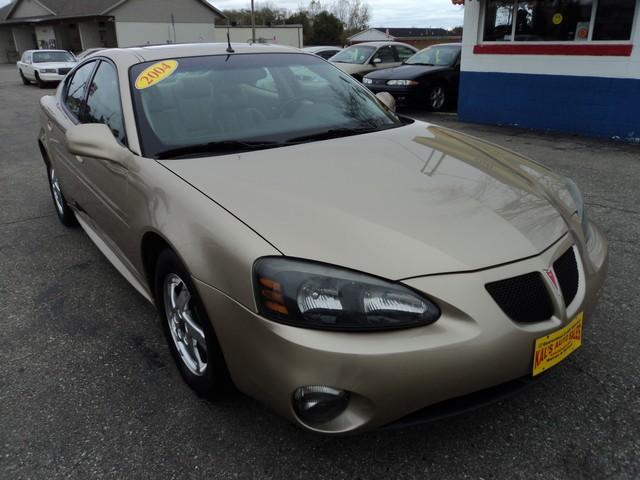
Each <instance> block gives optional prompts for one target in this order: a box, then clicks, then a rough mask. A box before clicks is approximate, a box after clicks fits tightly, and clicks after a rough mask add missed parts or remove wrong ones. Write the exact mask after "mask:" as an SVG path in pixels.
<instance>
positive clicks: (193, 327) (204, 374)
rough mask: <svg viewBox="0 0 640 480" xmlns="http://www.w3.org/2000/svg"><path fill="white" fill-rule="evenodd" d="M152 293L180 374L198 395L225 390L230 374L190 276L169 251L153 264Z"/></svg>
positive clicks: (211, 395)
mask: <svg viewBox="0 0 640 480" xmlns="http://www.w3.org/2000/svg"><path fill="white" fill-rule="evenodd" d="M155 294H156V303H157V307H158V311H159V314H160V320H161V322H162V329H163V331H164V334H165V338H166V340H167V343H168V344H169V349H170V350H171V354H172V355H173V358H174V360H175V362H176V365H177V367H178V370H179V371H180V374H181V375H182V377H183V378H184V380H185V381H186V382H187V384H188V385H189V386H190V387H191V388H192V389H193V390H195V391H196V393H198V394H199V395H201V396H203V397H207V398H215V397H217V396H219V395H220V394H221V393H224V392H225V391H226V390H227V388H228V386H229V384H230V381H229V374H228V372H227V367H226V364H225V361H224V357H223V356H222V350H221V349H220V345H219V344H218V339H217V337H216V335H215V332H214V330H213V326H212V325H211V322H210V321H209V317H208V316H207V313H206V311H205V309H204V306H203V304H202V301H201V300H200V297H199V296H198V292H197V290H196V289H195V286H194V285H193V282H192V281H191V275H190V274H189V272H188V271H187V269H186V267H185V266H184V265H183V264H182V262H181V261H180V259H179V258H178V256H177V255H176V254H175V253H173V252H172V251H171V250H165V251H163V252H162V253H161V254H160V255H159V257H158V261H157V263H156V270H155Z"/></svg>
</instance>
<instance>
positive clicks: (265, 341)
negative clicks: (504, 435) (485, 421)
mask: <svg viewBox="0 0 640 480" xmlns="http://www.w3.org/2000/svg"><path fill="white" fill-rule="evenodd" d="M591 228H592V232H591V240H590V241H589V242H588V243H586V244H582V242H581V241H580V242H576V241H575V240H574V235H576V234H574V233H567V234H566V235H565V236H564V237H563V238H561V239H560V240H559V241H557V242H556V243H555V244H554V245H553V246H552V247H550V248H549V249H548V250H547V251H545V252H544V253H542V254H540V255H539V256H536V257H534V258H530V259H527V260H523V261H519V262H516V263H512V264H508V265H504V266H500V267H496V268H490V269H487V270H482V271H476V272H471V273H459V274H448V275H434V276H427V277H420V278H415V279H411V280H406V281H405V282H404V283H406V284H408V285H410V286H412V287H414V288H416V289H418V290H421V291H424V292H427V293H428V294H429V296H430V297H431V298H432V299H435V300H436V301H437V303H438V304H439V306H440V307H441V309H442V317H441V318H440V319H439V320H438V321H437V322H436V323H434V324H432V325H429V326H426V327H422V328H413V329H407V330H398V331H392V332H377V333H341V332H326V331H318V330H308V329H302V328H295V327H290V326H286V325H281V324H278V323H274V322H271V321H268V320H265V319H264V318H262V317H260V316H258V315H257V314H255V313H254V312H252V311H250V310H248V309H247V308H245V307H244V306H242V305H240V304H238V303H236V302H235V301H234V300H232V299H231V298H229V297H228V296H226V295H224V294H223V293H221V292H219V291H217V290H215V289H213V288H212V287H210V286H208V285H206V284H204V283H202V282H198V281H197V280H196V284H197V286H198V290H199V292H200V294H201V296H202V299H203V301H204V303H205V306H206V308H207V310H208V312H209V313H210V318H211V319H212V322H213V324H214V327H215V330H216V333H217V335H218V337H219V340H220V344H221V345H222V349H223V352H224V356H225V359H226V361H227V364H228V366H229V370H230V373H231V376H232V378H233V380H234V382H235V384H236V386H237V387H238V388H239V389H240V390H241V391H243V392H245V393H246V394H248V395H250V396H252V397H254V398H256V399H258V400H260V401H262V402H263V403H265V404H267V405H268V406H270V407H271V408H272V409H273V410H275V411H276V412H278V413H280V414H281V415H283V416H285V417H286V418H288V419H290V420H291V421H293V422H294V423H297V424H300V425H302V426H303V427H305V428H307V429H310V430H313V431H317V432H321V433H327V434H340V433H348V432H355V431H361V430H367V429H371V428H376V427H379V426H382V425H386V424H389V423H390V422H393V421H396V420H398V419H400V418H402V417H405V416H407V415H409V414H411V413H412V412H416V411H418V410H421V409H423V408H425V407H427V406H429V405H433V404H436V403H438V402H442V401H444V400H447V399H451V398H454V397H460V396H463V395H467V394H470V393H473V392H477V391H480V390H484V389H487V388H490V387H493V386H496V385H500V384H504V383H506V382H509V381H512V380H514V379H518V378H522V377H530V376H531V369H532V358H533V349H534V343H535V339H536V338H538V337H541V336H543V335H546V334H548V333H550V332H552V331H555V330H557V329H558V328H560V327H562V326H564V325H566V324H567V323H568V322H569V321H570V320H571V319H572V318H573V317H574V316H575V314H576V313H578V312H580V311H584V312H585V313H586V314H587V318H588V314H589V312H590V311H591V309H592V307H593V306H594V304H595V300H596V296H597V292H598V290H599V289H600V287H601V285H602V283H603V282H604V278H605V275H606V270H607V260H608V259H607V255H608V253H607V252H608V245H607V240H606V238H605V237H604V235H603V234H602V233H601V232H600V231H599V230H598V229H597V228H596V227H595V226H592V227H591ZM572 245H576V247H577V252H578V257H579V259H580V261H579V262H578V263H579V269H580V272H581V279H582V280H583V281H581V286H580V288H579V291H578V293H577V296H576V299H575V300H574V301H573V302H572V304H571V305H569V306H568V308H566V309H565V308H564V307H563V306H561V305H556V307H557V308H556V314H555V315H554V316H553V317H552V318H551V319H549V320H547V321H544V322H538V323H532V324H518V323H515V322H513V321H512V320H510V319H509V318H508V317H506V316H505V314H504V313H503V312H502V310H500V308H499V307H498V305H497V304H496V303H495V302H494V301H493V299H492V298H491V297H490V296H489V294H488V293H487V291H486V289H485V288H484V285H485V284H486V283H488V282H492V281H496V280H499V279H504V278H509V277H513V276H517V275H521V274H523V273H526V272H531V271H541V270H543V269H546V268H549V265H551V264H552V263H553V262H554V261H555V260H556V259H557V258H558V257H560V256H561V255H562V254H563V253H564V252H566V251H567V249H569V248H571V247H572ZM556 300H557V299H556ZM558 368H562V367H561V366H560V367H558ZM305 385H327V386H331V387H334V388H338V389H343V390H347V391H349V392H351V401H350V403H349V406H348V407H347V409H346V410H345V411H344V412H343V413H342V414H340V415H339V416H338V417H337V418H335V419H334V420H332V421H330V422H327V423H325V424H323V425H320V426H318V425H315V426H310V425H305V424H304V423H303V422H302V421H300V419H298V418H297V416H296V414H295V412H294V410H293V408H292V395H293V392H294V391H295V390H296V388H298V387H300V386H305Z"/></svg>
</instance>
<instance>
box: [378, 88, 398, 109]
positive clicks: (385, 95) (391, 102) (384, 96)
mask: <svg viewBox="0 0 640 480" xmlns="http://www.w3.org/2000/svg"><path fill="white" fill-rule="evenodd" d="M376 97H377V98H378V100H380V101H381V102H382V103H384V104H385V105H386V106H387V108H388V109H389V110H391V111H392V112H395V111H396V99H395V98H393V95H391V94H390V93H389V92H380V93H376Z"/></svg>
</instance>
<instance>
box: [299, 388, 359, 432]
mask: <svg viewBox="0 0 640 480" xmlns="http://www.w3.org/2000/svg"><path fill="white" fill-rule="evenodd" d="M348 404H349V392H345V391H344V390H337V389H335V388H331V387H324V386H319V385H311V386H307V387H300V388H298V389H297V390H296V391H295V392H294V394H293V408H294V410H295V411H296V414H297V415H298V417H300V419H301V420H302V421H304V422H306V423H310V424H318V423H325V422H328V421H330V420H333V419H334V418H336V417H337V416H338V415H340V414H341V413H342V412H344V410H345V408H347V405H348Z"/></svg>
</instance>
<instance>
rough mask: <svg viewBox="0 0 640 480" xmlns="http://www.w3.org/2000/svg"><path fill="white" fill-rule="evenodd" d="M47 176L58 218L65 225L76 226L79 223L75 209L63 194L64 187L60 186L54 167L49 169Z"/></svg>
mask: <svg viewBox="0 0 640 480" xmlns="http://www.w3.org/2000/svg"><path fill="white" fill-rule="evenodd" d="M47 176H48V177H49V188H50V189H51V198H52V199H53V206H54V207H55V209H56V214H57V215H58V219H59V220H60V222H61V223H62V224H63V225H64V226H65V227H74V226H76V225H77V224H78V221H77V220H76V216H75V214H74V213H73V210H71V208H70V207H69V205H68V204H67V201H66V200H65V198H64V195H63V194H62V188H61V187H60V179H59V178H58V175H57V174H56V171H55V169H54V168H53V167H49V168H48V169H47Z"/></svg>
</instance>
